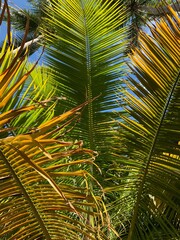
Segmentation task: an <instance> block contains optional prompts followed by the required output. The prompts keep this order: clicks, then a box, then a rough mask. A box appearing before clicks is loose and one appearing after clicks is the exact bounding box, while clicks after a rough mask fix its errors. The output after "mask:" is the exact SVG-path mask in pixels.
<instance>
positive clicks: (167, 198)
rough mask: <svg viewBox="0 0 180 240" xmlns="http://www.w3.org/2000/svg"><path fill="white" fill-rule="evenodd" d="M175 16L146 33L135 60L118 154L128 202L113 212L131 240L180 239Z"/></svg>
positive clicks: (179, 43) (179, 58) (179, 71)
mask: <svg viewBox="0 0 180 240" xmlns="http://www.w3.org/2000/svg"><path fill="white" fill-rule="evenodd" d="M170 11H171V14H172V17H170V16H168V15H167V16H166V17H164V18H162V19H161V20H160V21H159V22H156V24H155V26H154V27H150V30H151V33H152V36H148V35H147V34H146V33H143V32H141V33H140V36H139V42H140V49H135V50H134V51H133V54H132V55H131V60H132V63H133V64H132V65H131V68H132V69H133V72H134V77H133V76H131V77H129V79H128V81H127V88H128V89H129V90H127V92H126V94H125V97H124V100H125V102H126V105H127V108H126V112H127V115H126V116H124V117H122V118H121V121H120V126H121V138H120V141H121V147H120V148H119V149H117V154H118V152H119V154H121V155H120V160H119V161H120V163H121V168H120V167H119V178H120V180H121V185H120V186H119V187H116V188H114V190H115V191H117V190H120V191H121V192H122V195H121V196H122V198H120V199H119V200H117V201H116V203H115V204H114V206H112V207H114V208H116V209H118V210H117V212H118V211H119V212H118V213H116V215H115V216H114V218H115V221H116V223H117V221H118V224H119V225H118V224H117V228H119V231H120V232H121V235H122V237H124V238H123V239H128V240H130V239H133V240H134V239H141V240H142V239H146V240H147V239H152V240H154V239H158V240H159V239H179V236H180V205H179V203H180V188H179V186H180V144H179V142H180V55H179V53H180V38H179V36H180V31H179V27H180V19H179V17H178V15H177V13H175V12H174V11H173V10H172V8H170ZM121 150H122V151H123V150H124V153H123V154H122V151H121ZM125 150H126V151H125ZM107 190H108V189H107ZM127 236H128V237H127Z"/></svg>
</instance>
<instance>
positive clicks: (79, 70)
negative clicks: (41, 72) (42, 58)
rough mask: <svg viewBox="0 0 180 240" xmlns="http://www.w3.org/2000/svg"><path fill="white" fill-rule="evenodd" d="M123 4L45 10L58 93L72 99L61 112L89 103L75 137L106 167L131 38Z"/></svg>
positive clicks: (85, 1)
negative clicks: (128, 44) (81, 140)
mask: <svg viewBox="0 0 180 240" xmlns="http://www.w3.org/2000/svg"><path fill="white" fill-rule="evenodd" d="M120 3H121V1H119V0H118V1H116V2H113V4H112V2H111V1H106V2H104V1H101V0H78V1H70V0H66V1H61V0H59V1H51V4H50V5H46V6H45V11H46V14H47V18H45V19H44V25H45V29H46V30H44V33H43V36H44V37H45V39H46V40H47V42H48V44H49V49H48V50H47V52H48V60H47V63H48V64H49V65H50V66H52V68H53V69H54V70H55V72H54V79H55V81H56V82H58V83H59V84H58V86H57V87H58V89H59V93H60V94H62V95H63V96H65V97H66V98H67V101H66V102H65V104H64V106H62V105H60V107H59V109H60V111H62V110H63V109H66V108H67V107H69V106H71V107H74V106H76V105H77V104H80V103H81V102H84V101H86V100H89V101H90V104H88V106H87V107H86V109H85V110H84V111H83V114H82V117H81V120H80V123H79V124H77V125H76V127H75V128H74V130H73V131H72V135H73V136H74V137H76V138H81V136H83V139H84V143H85V145H86V146H88V147H90V149H93V150H97V151H98V152H99V160H100V159H101V164H102V165H101V166H103V165H106V168H108V167H107V165H108V164H107V161H110V159H111V158H110V155H109V154H108V153H107V152H110V151H111V149H110V148H107V146H110V145H112V141H113V140H112V139H113V134H114V132H113V129H112V128H111V126H112V124H111V123H110V120H111V117H112V112H111V111H112V109H114V108H115V107H117V105H116V101H115V98H116V97H115V93H114V92H115V89H116V88H117V86H118V84H119V83H120V80H119V76H122V75H123V74H121V73H123V66H124V63H123V60H122V56H123V52H124V50H125V48H126V37H127V29H126V28H124V27H122V25H123V23H124V22H125V19H126V17H127V12H126V10H125V9H124V8H123V6H122V5H121V4H120ZM94 98H96V99H95V100H94V101H92V99H94ZM102 155H103V157H102ZM103 159H104V160H103ZM105 159H106V160H105Z"/></svg>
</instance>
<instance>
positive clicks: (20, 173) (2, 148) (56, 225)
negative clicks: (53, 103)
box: [0, 4, 108, 240]
mask: <svg viewBox="0 0 180 240" xmlns="http://www.w3.org/2000/svg"><path fill="white" fill-rule="evenodd" d="M6 8H8V6H7V4H6ZM8 35H9V36H10V33H9V32H8ZM3 49H5V48H3ZM22 49H23V43H22V46H21V48H20V49H19V51H15V53H14V51H13V46H12V45H10V46H8V48H7V51H5V52H3V54H2V55H1V58H0V63H1V66H2V68H1V69H2V72H1V74H0V93H1V95H0V110H1V112H0V222H1V225H0V238H1V239H27V238H28V239H44V238H45V239H62V240H63V239H64V240H65V239H85V238H88V239H94V240H95V239H107V237H106V235H105V234H104V233H103V231H102V230H103V226H105V231H107V230H108V229H107V227H108V222H107V221H106V220H107V218H106V217H104V216H105V215H106V214H104V212H103V211H104V210H105V209H104V207H103V203H102V198H101V196H100V195H99V196H95V193H93V191H91V190H90V187H89V186H88V182H89V179H94V178H93V177H91V175H90V174H89V173H88V172H87V171H85V170H83V167H82V166H83V165H85V164H90V165H93V164H94V158H95V153H94V152H93V151H91V150H88V149H85V148H83V147H82V142H81V141H79V142H66V141H64V133H66V131H67V128H68V127H69V126H70V124H71V123H72V121H73V120H74V119H75V118H76V114H77V116H79V111H81V109H82V108H83V107H84V106H85V105H86V104H87V103H88V102H86V103H84V104H82V105H80V106H78V107H75V108H73V109H72V110H69V111H68V112H65V113H63V114H62V115H60V116H56V117H54V118H51V119H49V120H48V121H45V122H44V121H42V122H41V123H40V124H39V125H38V126H37V127H36V128H35V129H31V130H30V131H29V132H26V133H21V134H18V132H16V134H15V135H13V134H12V130H13V129H12V127H11V125H9V126H10V127H8V126H7V124H11V122H12V121H15V118H17V116H20V115H23V114H24V113H25V112H30V111H32V110H36V109H39V108H44V105H43V104H46V103H47V102H48V99H47V101H44V100H43V101H41V100H40V101H38V100H37V99H38V98H40V96H39V95H40V92H39V91H37V93H38V96H37V98H36V97H35V100H37V101H34V102H33V101H32V102H33V105H32V104H31V105H25V104H24V100H23V103H22V104H21V103H19V102H16V104H14V103H13V101H14V98H16V96H17V95H16V93H17V92H18V91H19V88H21V86H23V85H24V84H25V83H26V82H27V81H28V79H29V77H30V74H32V72H33V70H34V68H35V66H36V65H34V66H33V67H31V68H30V70H27V71H25V72H24V70H23V69H24V68H25V69H26V67H25V59H26V55H27V53H25V55H24V56H21V53H22ZM2 51H3V50H2ZM22 66H23V67H22ZM31 77H33V75H32V76H31ZM34 83H35V81H34V82H33V84H34ZM39 85H40V84H39ZM36 86H37V84H36ZM26 89H28V87H27V88H26ZM29 91H30V90H29ZM9 102H10V103H9ZM7 105H8V107H6V106H7ZM18 105H20V106H21V107H20V108H18ZM11 107H12V108H11ZM5 109H6V110H7V111H5ZM2 111H3V113H2ZM37 116H38V114H37ZM18 123H19V121H18V122H17V126H18ZM21 125H22V123H21ZM5 133H6V134H5ZM4 134H5V135H4ZM74 166H76V168H75V169H76V171H75V170H74V169H73V167H74ZM76 179H77V180H78V179H81V181H80V182H81V185H77V184H76ZM77 182H78V181H77ZM100 209H101V210H100ZM89 220H91V222H89Z"/></svg>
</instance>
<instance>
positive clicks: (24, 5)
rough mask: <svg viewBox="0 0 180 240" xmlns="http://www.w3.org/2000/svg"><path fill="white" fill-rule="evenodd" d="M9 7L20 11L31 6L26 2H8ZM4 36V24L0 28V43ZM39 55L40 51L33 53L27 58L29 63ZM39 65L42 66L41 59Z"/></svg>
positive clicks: (12, 0) (19, 0)
mask: <svg viewBox="0 0 180 240" xmlns="http://www.w3.org/2000/svg"><path fill="white" fill-rule="evenodd" d="M8 3H9V5H10V6H12V7H14V8H22V9H29V8H30V7H31V5H30V4H29V3H28V2H27V0H9V1H8ZM5 36H6V23H5V22H4V23H3V24H2V25H1V27H0V42H3V41H4V38H5ZM40 54H41V49H40V50H38V51H37V52H35V53H34V54H33V55H32V56H30V57H29V61H30V62H34V61H36V60H37V59H38V58H39V56H40ZM39 64H42V59H41V61H40V62H39Z"/></svg>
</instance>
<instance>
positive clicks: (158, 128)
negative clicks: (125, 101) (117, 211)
mask: <svg viewBox="0 0 180 240" xmlns="http://www.w3.org/2000/svg"><path fill="white" fill-rule="evenodd" d="M179 79H180V71H179V73H178V75H177V77H176V79H175V81H174V84H173V86H172V88H171V89H170V91H169V94H168V97H167V99H166V102H165V105H164V108H163V110H162V114H161V117H160V119H159V125H158V127H157V130H156V133H155V135H154V138H153V141H152V145H151V148H150V151H149V155H148V158H147V163H146V167H145V169H144V175H143V178H142V181H141V184H140V187H139V190H138V194H137V200H136V204H135V208H134V214H133V217H132V220H131V228H130V231H129V235H128V239H127V240H131V239H132V236H133V232H134V229H135V226H136V221H137V217H138V209H139V205H140V201H141V196H142V193H143V188H144V185H145V182H146V177H147V174H148V171H149V165H150V163H151V158H152V155H153V153H154V150H155V147H156V142H157V139H158V136H159V132H160V130H161V126H162V124H163V121H164V119H165V116H166V112H167V110H168V107H169V104H170V102H171V98H172V96H173V93H174V90H175V89H176V86H177V84H178V82H179Z"/></svg>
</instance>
